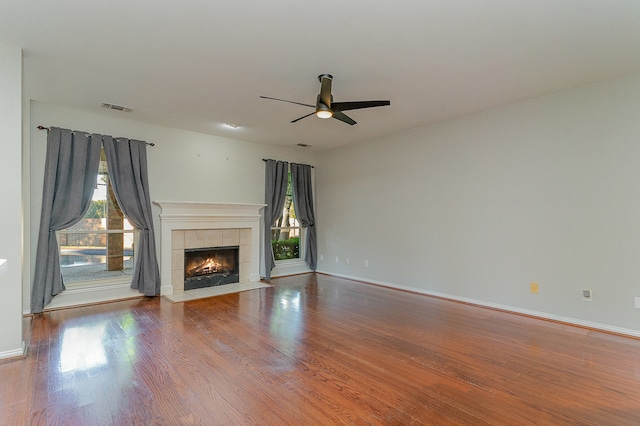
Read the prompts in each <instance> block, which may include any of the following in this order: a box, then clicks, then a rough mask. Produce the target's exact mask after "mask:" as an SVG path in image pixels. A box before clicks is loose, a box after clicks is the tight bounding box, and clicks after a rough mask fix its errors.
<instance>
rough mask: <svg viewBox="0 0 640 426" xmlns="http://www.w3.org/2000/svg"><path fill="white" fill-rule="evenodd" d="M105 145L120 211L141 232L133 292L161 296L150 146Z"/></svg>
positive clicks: (119, 141) (124, 141)
mask: <svg viewBox="0 0 640 426" xmlns="http://www.w3.org/2000/svg"><path fill="white" fill-rule="evenodd" d="M103 145H104V152H105V155H106V157H107V168H108V170H109V178H110V180H111V185H112V187H113V192H114V194H115V196H116V199H117V200H118V204H119V205H120V208H121V209H122V211H123V212H124V214H125V215H126V216H127V218H128V219H129V221H130V222H131V224H132V225H133V226H134V227H135V228H136V230H138V249H137V252H136V256H135V263H134V266H133V279H132V280H131V288H133V289H136V290H138V291H139V292H140V293H142V294H144V295H145V296H157V295H159V294H160V270H159V268H158V259H157V254H156V242H155V241H156V240H155V232H154V228H153V216H152V213H151V198H150V197H149V178H148V173H147V143H146V142H143V141H138V140H131V139H125V138H117V139H116V140H114V139H113V137H111V136H104V138H103Z"/></svg>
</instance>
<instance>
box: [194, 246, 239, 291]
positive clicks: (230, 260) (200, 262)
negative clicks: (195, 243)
mask: <svg viewBox="0 0 640 426" xmlns="http://www.w3.org/2000/svg"><path fill="white" fill-rule="evenodd" d="M239 249H240V247H239V246H230V247H210V248H197V249H185V251H184V289H185V290H193V289H196V288H204V287H213V286H218V285H224V284H231V283H237V282H240V268H239V251H240V250H239Z"/></svg>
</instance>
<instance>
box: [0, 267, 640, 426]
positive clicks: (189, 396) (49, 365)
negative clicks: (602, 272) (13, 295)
mask: <svg viewBox="0 0 640 426" xmlns="http://www.w3.org/2000/svg"><path fill="white" fill-rule="evenodd" d="M271 284H274V287H271V288H265V289H259V290H254V291H249V292H243V293H238V294H229V295H223V296H218V297H213V298H208V299H201V300H194V301H190V302H185V303H169V302H168V301H166V300H163V299H161V298H144V299H134V300H125V301H120V302H114V303H108V304H100V305H94V306H84V307H80V308H73V309H64V310H58V311H52V312H47V313H44V314H41V315H37V316H35V317H33V318H30V319H29V320H28V323H27V330H28V336H29V337H30V341H29V352H28V355H27V357H26V358H25V359H22V360H12V361H8V362H4V363H0V419H2V423H3V424H29V423H31V424H65V425H67V424H69V425H73V424H96V425H102V424H104V425H110V424H114V425H115V424H187V425H189V424H193V425H197V424H207V425H209V424H220V425H229V424H270V425H271V424H292V425H297V424H318V425H321V424H374V425H387V424H402V425H405V424H474V425H479V424H490V425H494V424H616V425H625V424H629V425H637V424H640V375H639V374H638V371H640V340H637V339H632V338H625V337H623V336H617V335H612V334H607V333H603V332H598V331H593V330H585V329H581V328H576V327H572V326H568V325H563V324H558V323H554V322H549V321H544V320H539V319H535V318H530V317H525V316H519V315H514V314H509V313H505V312H500V311H495V310H491V309H485V308H481V307H477V306H471V305H467V304H462V303H455V302H451V301H446V300H443V299H439V298H432V297H428V296H424V295H418V294H412V293H408V292H403V291H397V290H392V289H387V288H382V287H378V286H373V285H367V284H364V283H359V282H354V281H349V280H343V279H338V278H333V277H329V276H324V275H314V274H308V275H299V276H295V277H287V278H279V279H274V280H272V281H271Z"/></svg>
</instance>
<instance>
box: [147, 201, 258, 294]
mask: <svg viewBox="0 0 640 426" xmlns="http://www.w3.org/2000/svg"><path fill="white" fill-rule="evenodd" d="M153 203H154V204H156V205H158V206H160V208H161V212H160V224H161V230H160V232H161V233H160V276H161V279H162V289H161V294H172V293H173V287H172V285H171V275H172V270H171V256H172V245H173V244H172V241H171V236H172V232H173V231H174V230H190V229H231V228H241V229H243V228H244V229H246V228H248V229H251V255H250V256H251V260H250V270H249V281H251V282H257V281H260V219H261V215H260V209H262V208H263V207H264V206H265V205H264V204H236V203H203V202H188V201H154V202H153Z"/></svg>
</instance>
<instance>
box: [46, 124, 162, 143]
mask: <svg viewBox="0 0 640 426" xmlns="http://www.w3.org/2000/svg"><path fill="white" fill-rule="evenodd" d="M37 129H38V130H49V128H48V127H45V126H38V127H37ZM72 133H75V132H72ZM114 139H117V138H114ZM145 143H146V144H147V145H149V146H156V144H155V143H153V142H145Z"/></svg>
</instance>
